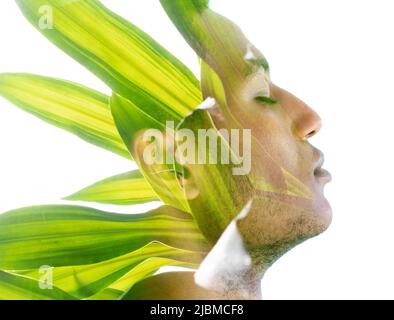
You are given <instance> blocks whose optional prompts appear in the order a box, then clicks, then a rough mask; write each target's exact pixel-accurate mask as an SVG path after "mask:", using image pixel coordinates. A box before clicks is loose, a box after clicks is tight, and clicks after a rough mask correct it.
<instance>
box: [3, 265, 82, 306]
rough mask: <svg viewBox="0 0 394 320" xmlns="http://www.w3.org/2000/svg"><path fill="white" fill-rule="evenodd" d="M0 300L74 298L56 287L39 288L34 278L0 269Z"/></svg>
mask: <svg viewBox="0 0 394 320" xmlns="http://www.w3.org/2000/svg"><path fill="white" fill-rule="evenodd" d="M0 300H75V298H74V297H73V296H71V295H69V294H67V293H66V292H64V291H62V290H60V289H58V288H56V287H53V288H52V289H51V290H48V289H45V290H44V289H41V288H40V286H39V282H38V281H37V280H35V279H30V278H27V277H24V276H20V275H16V274H11V273H8V272H5V271H0Z"/></svg>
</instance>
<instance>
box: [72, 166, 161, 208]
mask: <svg viewBox="0 0 394 320" xmlns="http://www.w3.org/2000/svg"><path fill="white" fill-rule="evenodd" d="M65 200H71V201H87V202H98V203H105V204H115V205H133V204H139V203H146V202H150V201H160V199H159V198H158V197H157V195H156V194H155V192H154V191H153V189H152V187H151V186H150V185H149V184H148V183H147V182H146V180H145V178H144V177H143V176H142V174H141V173H140V172H139V171H138V170H136V171H131V172H127V173H123V174H119V175H116V176H114V177H111V178H108V179H105V180H103V181H100V182H97V183H95V184H93V185H91V186H89V187H87V188H85V189H83V190H81V191H78V192H77V193H74V194H73V195H71V196H69V197H67V198H65Z"/></svg>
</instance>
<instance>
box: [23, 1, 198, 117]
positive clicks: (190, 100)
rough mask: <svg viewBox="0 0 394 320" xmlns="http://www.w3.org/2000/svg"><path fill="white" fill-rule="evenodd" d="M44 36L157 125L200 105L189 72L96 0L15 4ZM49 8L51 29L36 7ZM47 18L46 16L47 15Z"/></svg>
mask: <svg viewBox="0 0 394 320" xmlns="http://www.w3.org/2000/svg"><path fill="white" fill-rule="evenodd" d="M17 3H18V5H19V7H20V8H21V10H22V12H23V13H24V15H25V16H26V17H27V19H28V20H29V21H30V22H31V23H32V24H33V26H34V27H36V28H37V29H38V30H39V31H40V32H41V33H42V34H43V35H44V36H45V37H47V38H48V39H49V40H50V41H52V42H53V43H54V44H56V45H57V46H58V47H60V48H61V49H62V50H64V51H65V52H66V53H67V54H69V55H70V56H71V57H73V58H74V59H76V60H77V61H79V62H80V63H81V64H83V65H84V66H85V67H87V68H88V69H90V70H91V71H92V72H93V73H94V74H96V75H97V76H98V77H100V78H101V79H102V80H103V81H104V82H105V83H107V84H108V85H109V87H110V88H111V89H112V90H113V91H115V92H117V93H118V94H120V95H122V96H124V97H126V98H127V99H129V100H131V101H133V102H134V103H135V104H136V105H138V107H139V108H141V109H143V110H144V111H145V112H147V113H149V114H150V115H151V116H153V117H154V118H156V119H159V120H160V121H161V122H165V121H166V120H176V119H178V120H180V119H182V117H183V116H184V115H186V114H187V113H188V112H189V111H190V110H192V109H193V108H194V107H195V106H197V105H198V104H199V103H200V102H201V92H200V90H199V84H198V81H197V80H196V78H195V77H194V75H193V74H192V73H191V71H190V70H189V69H188V68H187V67H186V66H185V65H183V64H182V63H181V62H180V61H179V60H177V59H176V58H175V57H174V56H172V55H171V54H170V53H169V52H168V51H167V50H165V49H164V48H163V47H162V46H160V45H159V44H158V43H157V42H156V41H154V40H153V39H152V38H151V37H150V36H149V35H147V34H146V33H144V32H143V31H141V30H140V29H138V28H137V27H136V26H134V25H133V24H131V23H129V22H128V21H126V20H124V19H123V18H121V17H120V16H118V15H116V14H114V13H113V12H111V11H109V10H108V9H107V8H105V7H104V6H103V5H102V4H101V3H100V2H99V1H97V0H84V1H70V0H17ZM43 6H49V7H48V8H50V9H51V10H50V12H51V14H52V17H53V19H52V26H51V28H40V23H42V22H43V21H47V20H46V19H45V18H46V17H45V16H43V15H42V14H41V13H40V8H42V7H43ZM48 18H49V17H48Z"/></svg>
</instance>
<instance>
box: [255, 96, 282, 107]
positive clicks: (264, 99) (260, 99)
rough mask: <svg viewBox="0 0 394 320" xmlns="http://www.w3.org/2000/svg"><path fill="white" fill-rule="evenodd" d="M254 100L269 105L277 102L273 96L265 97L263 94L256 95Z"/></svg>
mask: <svg viewBox="0 0 394 320" xmlns="http://www.w3.org/2000/svg"><path fill="white" fill-rule="evenodd" d="M255 100H256V101H258V102H262V103H264V104H268V105H270V106H272V105H274V104H277V103H278V101H277V100H275V99H273V98H270V97H265V96H259V97H256V98H255Z"/></svg>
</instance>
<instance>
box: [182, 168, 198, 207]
mask: <svg viewBox="0 0 394 320" xmlns="http://www.w3.org/2000/svg"><path fill="white" fill-rule="evenodd" d="M178 181H179V184H180V185H181V187H182V188H183V190H184V192H185V196H186V199H187V200H188V201H190V200H194V199H196V198H197V197H198V195H199V194H200V192H199V190H198V187H197V185H196V183H195V180H194V176H193V173H192V172H191V170H190V169H189V168H188V167H186V166H182V168H181V172H180V173H179V174H178Z"/></svg>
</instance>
